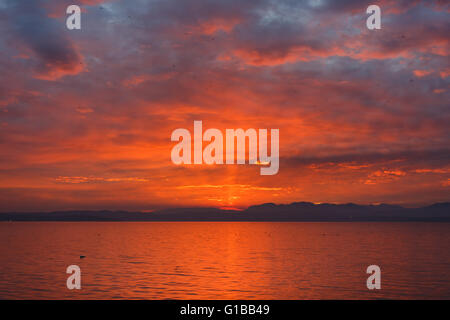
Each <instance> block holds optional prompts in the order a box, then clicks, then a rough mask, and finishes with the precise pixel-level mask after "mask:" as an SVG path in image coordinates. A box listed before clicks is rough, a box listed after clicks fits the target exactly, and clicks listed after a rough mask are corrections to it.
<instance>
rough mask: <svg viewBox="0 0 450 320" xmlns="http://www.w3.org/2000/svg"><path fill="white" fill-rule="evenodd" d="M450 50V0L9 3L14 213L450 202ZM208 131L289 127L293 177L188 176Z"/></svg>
mask: <svg viewBox="0 0 450 320" xmlns="http://www.w3.org/2000/svg"><path fill="white" fill-rule="evenodd" d="M70 4H78V5H80V6H81V7H82V14H81V30H68V29H67V28H66V22H65V20H66V17H67V15H66V13H65V11H66V8H67V6H68V5H70ZM370 4H377V5H379V6H380V7H381V11H382V29H381V30H368V29H367V28H366V19H367V17H368V15H367V14H366V8H367V6H368V5H370ZM449 34H450V2H449V1H445V0H440V1H439V0H436V1H410V0H408V1H390V0H383V1H361V0H345V1H327V0H309V1H292V0H285V1H283V0H252V1H243V0H214V1H206V0H204V1H200V0H153V1H100V0H83V1H81V0H78V1H76V0H70V1H15V0H14V1H8V0H6V1H5V0H0V211H51V210H69V209H114V210H119V209H120V210H122V209H123V210H154V209H158V208H165V207H184V206H212V207H231V208H244V207H247V206H248V205H252V204H259V203H264V202H275V203H289V202H293V201H311V202H315V203H321V202H332V203H347V202H354V203H361V204H367V203H393V204H402V205H408V206H416V205H426V204H430V203H433V202H440V201H449V200H450V125H449V123H450V103H449V101H450V97H449V93H450V91H449V90H450V78H449V76H450V60H449ZM194 120H201V121H203V127H204V128H205V129H207V128H218V129H220V130H222V131H225V129H226V128H243V129H248V128H255V129H258V128H267V129H270V128H278V129H279V130H280V168H279V172H278V174H276V175H273V176H261V175H260V170H259V169H260V168H259V166H256V165H195V166H194V165H182V166H176V165H174V164H173V163H172V161H171V158H170V153H171V149H172V147H173V146H174V145H175V144H176V143H174V142H171V141H170V137H171V133H172V131H173V130H175V129H177V128H186V129H189V130H190V131H191V132H192V131H193V122H194Z"/></svg>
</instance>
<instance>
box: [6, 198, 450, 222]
mask: <svg viewBox="0 0 450 320" xmlns="http://www.w3.org/2000/svg"><path fill="white" fill-rule="evenodd" d="M0 221H280V222H283V221H330V222H332V221H442V222H450V202H444V203H435V204H433V205H430V206H425V207H420V208H405V207H402V206H397V205H389V204H379V205H358V204H353V203H348V204H330V203H322V204H314V203H311V202H294V203H291V204H274V203H264V204H260V205H254V206H250V207H248V208H247V209H245V210H242V211H238V210H224V209H218V208H202V207H199V208H196V207H193V208H174V209H164V210H158V211H153V212H136V211H109V210H100V211H83V210H80V211H55V212H25V213H24V212H12V213H0Z"/></svg>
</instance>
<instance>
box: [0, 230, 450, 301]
mask: <svg viewBox="0 0 450 320" xmlns="http://www.w3.org/2000/svg"><path fill="white" fill-rule="evenodd" d="M0 242H1V246H2V248H1V255H0V298H1V299H379V298H382V299H385V298H387V299H391V298H400V299H421V298H424V299H430V298H438V299H450V224H449V223H273V222H270V223H266V222H254V223H252V222H249V223H247V222H223V223H222V222H212V223H211V222H107V223H103V222H29V223H28V222H4V223H0ZM80 255H84V256H86V258H84V259H80ZM71 264H76V265H79V266H80V268H81V286H82V288H81V290H68V289H67V288H66V279H67V277H68V275H67V274H66V272H65V271H66V268H67V266H69V265H71ZM372 264H375V265H379V266H380V268H381V286H382V287H381V290H368V289H367V287H366V279H367V277H368V275H367V274H366V268H367V266H369V265H372Z"/></svg>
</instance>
